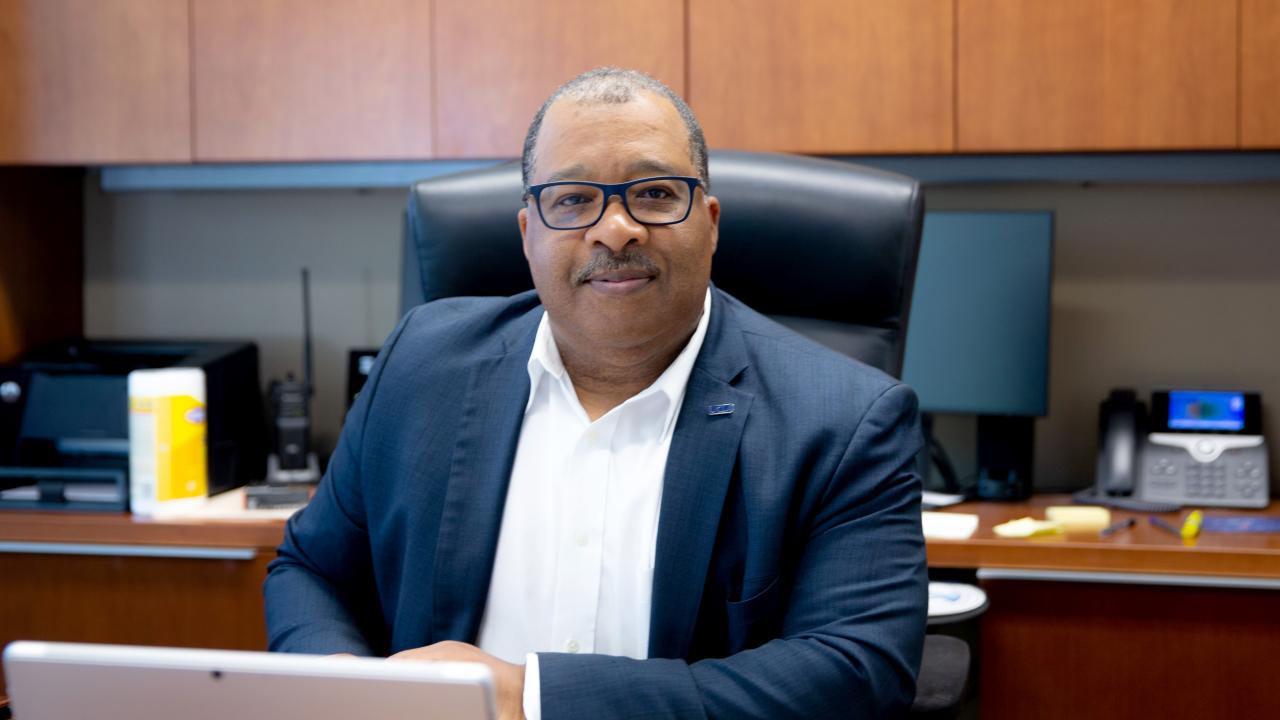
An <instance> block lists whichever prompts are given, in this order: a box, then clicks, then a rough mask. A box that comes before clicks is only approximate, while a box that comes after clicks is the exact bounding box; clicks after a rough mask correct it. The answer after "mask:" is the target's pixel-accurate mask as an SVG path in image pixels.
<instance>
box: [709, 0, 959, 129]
mask: <svg viewBox="0 0 1280 720" xmlns="http://www.w3.org/2000/svg"><path fill="white" fill-rule="evenodd" d="M952 22H953V4H952V0H898V1H895V2H881V0H814V1H813V2H803V3H784V2H775V1H774V0H698V1H697V2H690V3H689V88H688V93H689V95H688V96H689V98H690V102H691V104H692V106H693V109H694V111H695V112H696V113H697V114H698V117H699V119H700V120H701V121H702V124H703V130H704V131H705V133H706V136H707V142H708V143H709V144H710V145H712V146H713V147H731V148H739V149H749V150H780V151H789V152H802V153H830V154H840V153H878V152H933V153H936V152H948V151H950V150H952V149H953V147H954V142H953V126H954V116H953V108H954V97H953V71H954V67H953V64H952V63H953V54H954V53H953V44H952V43H953V37H954V33H953V27H952Z"/></svg>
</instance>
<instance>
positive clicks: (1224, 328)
mask: <svg viewBox="0 0 1280 720" xmlns="http://www.w3.org/2000/svg"><path fill="white" fill-rule="evenodd" d="M403 198H404V193H403V192H401V191H400V190H375V191H369V192H362V191H355V190H299V191H254V192H241V191H198V192H154V191H152V192H138V193H116V194H104V193H102V192H101V191H100V190H98V189H97V186H96V184H93V182H92V180H91V181H90V184H89V186H87V188H86V218H85V225H86V227H87V228H88V230H87V232H86V239H85V242H86V251H85V265H86V267H85V278H86V279H85V327H86V332H87V333H88V334H90V335H91V336H93V335H96V336H103V337H124V336H142V337H175V336H188V337H249V338H252V339H254V340H257V341H258V343H259V345H260V347H261V349H262V355H263V374H264V378H263V379H264V382H265V380H266V379H267V378H269V377H278V376H280V375H282V374H283V372H284V371H285V370H287V369H296V368H297V367H298V365H299V360H298V358H299V357H300V352H301V351H300V340H299V335H300V327H301V308H300V300H299V295H300V290H299V285H298V279H297V272H298V268H299V267H300V266H301V265H303V264H306V265H308V266H309V267H310V268H311V272H312V292H313V308H314V310H313V325H314V331H315V335H316V344H315V349H316V370H317V379H318V389H317V397H316V406H315V412H316V417H315V425H316V430H317V434H318V438H319V439H320V444H321V445H322V446H331V445H332V443H333V440H334V438H335V437H336V433H337V430H338V427H339V425H340V422H341V416H342V402H343V400H342V394H343V392H344V387H345V362H346V351H347V349H348V348H350V347H357V346H366V345H377V344H378V343H379V342H381V340H382V339H383V338H384V337H385V336H386V334H387V333H388V332H389V331H390V330H391V328H392V326H393V325H394V323H395V320H396V314H397V309H398V308H397V304H398V284H397V283H398V272H399V239H400V214H399V213H400V208H401V206H402V204H403ZM927 198H928V203H929V207H930V208H932V209H1001V208H1043V209H1050V210H1054V211H1056V213H1057V216H1056V218H1057V219H1056V231H1057V246H1056V250H1055V282H1056V285H1055V288H1054V304H1053V332H1052V339H1051V342H1052V353H1051V357H1052V360H1051V362H1052V368H1051V376H1050V398H1049V408H1050V415H1049V417H1048V418H1046V419H1044V420H1041V421H1039V422H1038V425H1037V433H1036V441H1037V450H1038V452H1037V461H1036V483H1037V486H1039V487H1042V488H1056V487H1066V486H1080V485H1084V484H1088V483H1089V482H1090V478H1091V476H1092V472H1093V470H1092V468H1093V453H1094V447H1095V437H1094V435H1095V425H1096V413H1097V405H1098V402H1099V401H1101V400H1102V399H1103V398H1104V397H1105V396H1106V394H1107V392H1108V390H1109V389H1110V388H1112V387H1116V386H1134V387H1137V388H1138V389H1140V390H1148V389H1150V388H1152V387H1157V386H1174V385H1196V386H1216V385H1221V386H1240V387H1250V388H1257V389H1259V390H1261V391H1262V393H1263V398H1264V406H1265V408H1266V410H1265V412H1266V416H1265V418H1264V422H1265V423H1266V425H1267V428H1268V435H1269V437H1270V440H1271V446H1272V447H1273V448H1275V447H1277V444H1280V427H1278V426H1280V412H1277V411H1276V410H1275V408H1276V407H1277V405H1278V404H1280V333H1277V332H1276V327H1277V320H1276V316H1277V314H1278V313H1280V185H1277V184H1269V185H1268V184H1264V185H1221V186H1169V185H1143V186H1136V185H1135V186H1127V185H1100V186H1078V185H1065V184H1024V185H981V186H975V185H967V186H949V187H934V188H930V189H929V191H928V194H927ZM1268 401H1269V403H1270V404H1265V403H1267V402H1268ZM940 433H941V435H942V436H943V437H944V439H945V440H946V441H947V442H948V445H949V448H950V449H951V450H952V452H953V454H954V455H956V459H957V463H958V464H959V465H960V466H961V468H962V471H963V469H964V468H966V467H968V469H970V470H971V464H972V447H971V442H970V440H971V435H972V423H971V422H969V421H967V420H966V419H964V418H945V419H943V420H942V421H941V427H940ZM1273 454H1274V451H1273ZM1271 474H1272V476H1273V478H1274V477H1275V476H1276V475H1277V470H1276V462H1275V460H1274V459H1273V460H1272V468H1271ZM1273 483H1274V481H1273Z"/></svg>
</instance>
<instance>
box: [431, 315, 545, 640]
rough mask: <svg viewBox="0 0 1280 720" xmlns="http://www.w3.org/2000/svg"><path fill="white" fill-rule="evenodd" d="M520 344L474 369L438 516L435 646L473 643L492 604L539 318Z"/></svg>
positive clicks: (524, 325)
mask: <svg viewBox="0 0 1280 720" xmlns="http://www.w3.org/2000/svg"><path fill="white" fill-rule="evenodd" d="M530 315H531V316H532V323H531V324H529V323H528V322H523V321H522V322H520V323H518V327H519V331H518V332H513V333H512V335H513V336H517V337H518V338H519V339H518V340H517V341H516V342H515V343H509V344H508V346H507V347H508V349H507V352H505V353H504V354H502V355H498V356H494V357H487V358H482V359H481V360H480V361H478V362H477V363H476V364H475V365H474V366H473V367H472V369H471V374H470V378H469V379H468V380H467V382H468V392H467V400H466V404H465V406H464V407H463V409H462V412H461V414H460V417H461V421H460V425H459V427H458V434H457V441H456V443H455V445H454V449H453V462H452V465H451V467H450V471H449V486H448V489H447V490H446V494H445V500H444V507H443V511H442V513H441V516H440V531H439V537H438V541H437V545H436V558H435V573H434V576H433V577H434V591H433V593H432V595H433V597H434V605H433V608H432V610H433V612H432V620H431V640H432V641H433V642H436V641H440V640H463V641H466V642H475V639H476V636H477V635H478V634H479V632H480V620H481V618H482V617H483V615H484V608H485V601H486V600H487V599H488V593H489V579H490V576H491V575H492V573H493V559H494V554H495V553H496V552H497V547H498V532H499V530H500V529H501V527H502V512H503V508H504V506H505V504H506V497H507V485H508V483H509V481H510V479H511V466H512V464H513V463H514V462H515V453H516V445H517V443H518V441H519V439H520V427H521V424H522V422H523V420H524V408H525V404H526V402H527V401H528V397H529V375H528V360H529V351H530V348H531V347H532V343H533V336H534V332H535V330H536V328H537V321H538V319H539V318H540V317H541V315H542V313H541V312H535V313H530Z"/></svg>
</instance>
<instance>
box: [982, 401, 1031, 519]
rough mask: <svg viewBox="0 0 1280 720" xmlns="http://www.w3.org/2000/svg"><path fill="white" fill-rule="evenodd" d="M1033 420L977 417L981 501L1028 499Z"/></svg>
mask: <svg viewBox="0 0 1280 720" xmlns="http://www.w3.org/2000/svg"><path fill="white" fill-rule="evenodd" d="M1034 456H1035V418H1033V417H1027V416H1022V415H979V416H978V482H977V487H976V489H977V494H978V497H979V498H981V499H983V500H1024V499H1026V498H1028V497H1030V496H1031V468H1032V465H1033V458H1034Z"/></svg>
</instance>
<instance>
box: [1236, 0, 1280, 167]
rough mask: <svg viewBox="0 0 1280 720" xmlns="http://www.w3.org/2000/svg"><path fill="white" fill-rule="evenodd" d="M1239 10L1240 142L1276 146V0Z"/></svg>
mask: <svg viewBox="0 0 1280 720" xmlns="http://www.w3.org/2000/svg"><path fill="white" fill-rule="evenodd" d="M1240 13H1241V17H1240V146H1241V147H1244V148H1280V0H1241V4H1240Z"/></svg>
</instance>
